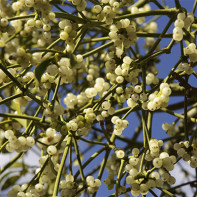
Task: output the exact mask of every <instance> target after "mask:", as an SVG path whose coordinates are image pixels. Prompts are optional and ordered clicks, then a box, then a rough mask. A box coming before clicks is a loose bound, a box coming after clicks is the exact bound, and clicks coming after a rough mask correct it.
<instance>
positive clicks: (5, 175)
mask: <svg viewBox="0 0 197 197" xmlns="http://www.w3.org/2000/svg"><path fill="white" fill-rule="evenodd" d="M12 173H13V172H7V173H5V174H4V175H3V176H2V177H1V178H0V183H1V182H2V180H3V179H4V178H6V177H7V176H8V175H10V174H12Z"/></svg>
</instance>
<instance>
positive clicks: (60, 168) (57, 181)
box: [52, 136, 72, 197]
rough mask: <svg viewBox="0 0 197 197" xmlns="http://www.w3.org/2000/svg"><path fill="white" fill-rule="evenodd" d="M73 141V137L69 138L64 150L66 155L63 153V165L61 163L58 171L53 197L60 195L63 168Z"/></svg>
mask: <svg viewBox="0 0 197 197" xmlns="http://www.w3.org/2000/svg"><path fill="white" fill-rule="evenodd" d="M71 139H72V137H71V136H69V137H68V139H67V142H66V148H65V149H64V153H63V156H62V160H61V163H60V166H59V169H58V173H57V177H56V179H55V186H54V189H53V195H52V197H56V196H57V194H58V188H59V183H60V178H61V175H62V171H63V168H64V164H65V161H66V157H67V154H68V150H69V145H70V143H71Z"/></svg>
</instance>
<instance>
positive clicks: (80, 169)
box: [73, 137, 85, 182]
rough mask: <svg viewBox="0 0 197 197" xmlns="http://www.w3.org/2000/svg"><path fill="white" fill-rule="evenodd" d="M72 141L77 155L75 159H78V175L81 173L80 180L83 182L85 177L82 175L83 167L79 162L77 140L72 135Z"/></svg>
mask: <svg viewBox="0 0 197 197" xmlns="http://www.w3.org/2000/svg"><path fill="white" fill-rule="evenodd" d="M73 142H74V147H75V153H76V156H77V161H78V166H79V172H80V175H81V180H82V181H83V182H84V181H85V177H84V174H83V168H82V164H81V158H80V153H79V148H78V145H77V141H76V139H75V137H73Z"/></svg>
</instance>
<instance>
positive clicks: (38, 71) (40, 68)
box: [35, 58, 53, 82]
mask: <svg viewBox="0 0 197 197" xmlns="http://www.w3.org/2000/svg"><path fill="white" fill-rule="evenodd" d="M52 59H53V58H49V59H47V60H44V61H43V62H41V63H40V64H39V65H38V66H37V67H36V68H35V76H36V79H37V80H38V82H40V79H41V77H42V75H43V74H44V72H45V70H46V69H47V67H48V66H49V64H50V61H51V60H52Z"/></svg>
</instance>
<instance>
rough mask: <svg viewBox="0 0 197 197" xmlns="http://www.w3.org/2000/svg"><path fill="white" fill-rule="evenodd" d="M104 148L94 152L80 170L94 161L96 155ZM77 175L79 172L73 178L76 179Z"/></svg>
mask: <svg viewBox="0 0 197 197" xmlns="http://www.w3.org/2000/svg"><path fill="white" fill-rule="evenodd" d="M105 149H106V148H105V147H103V148H101V149H100V150H99V151H97V152H95V153H94V154H93V155H92V156H91V157H90V158H89V159H88V160H87V161H86V162H85V163H84V164H83V165H82V168H83V169H85V167H86V166H87V165H88V164H89V163H90V162H91V161H92V160H94V159H95V158H96V157H97V156H98V155H100V154H101V153H102V152H103V151H104V150H105ZM78 175H79V170H78V171H77V172H76V174H75V176H74V178H75V179H76V178H77V177H78Z"/></svg>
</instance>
